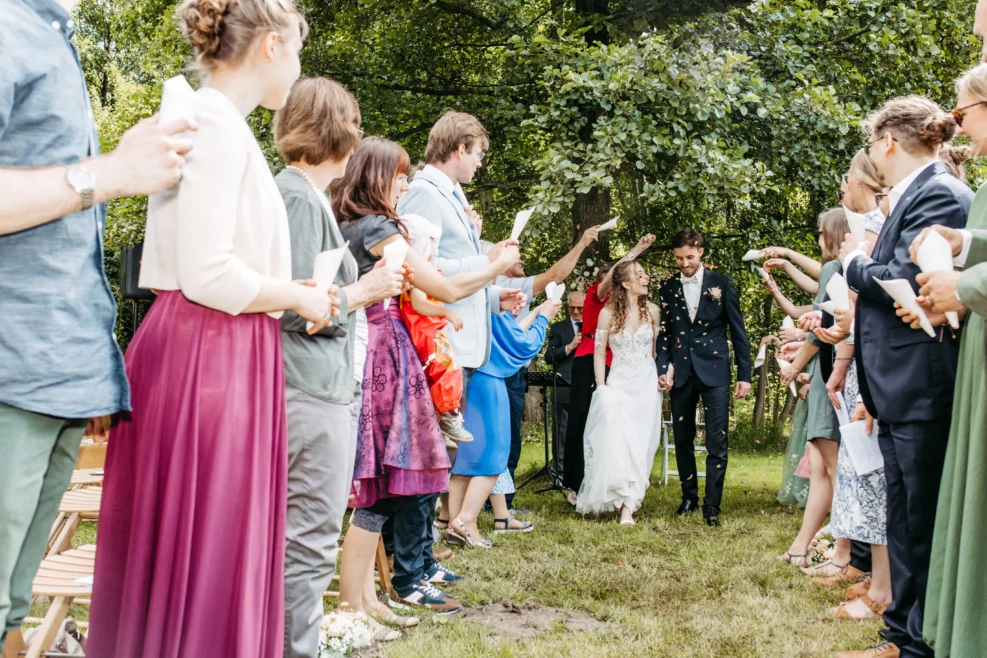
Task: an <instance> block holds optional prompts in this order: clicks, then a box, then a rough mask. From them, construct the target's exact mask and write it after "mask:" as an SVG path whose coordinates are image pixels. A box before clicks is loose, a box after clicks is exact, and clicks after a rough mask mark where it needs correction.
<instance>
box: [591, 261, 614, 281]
mask: <svg viewBox="0 0 987 658" xmlns="http://www.w3.org/2000/svg"><path fill="white" fill-rule="evenodd" d="M616 264H617V261H615V260H612V261H608V262H606V263H603V264H602V265H600V267H598V268H597V270H596V278H595V281H596V283H603V280H604V279H605V278H607V274H608V273H609V272H610V270H612V269H613V266H614V265H616Z"/></svg>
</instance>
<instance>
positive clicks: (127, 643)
mask: <svg viewBox="0 0 987 658" xmlns="http://www.w3.org/2000/svg"><path fill="white" fill-rule="evenodd" d="M177 13H178V19H179V24H180V25H181V27H182V30H183V32H184V33H185V36H186V37H187V38H188V40H189V41H190V42H191V44H192V48H193V50H194V51H195V53H196V55H197V60H198V65H199V68H200V69H201V70H202V72H203V74H204V78H205V86H204V87H203V88H202V89H200V90H199V91H198V93H197V94H196V98H197V105H196V111H195V120H196V122H197V123H198V125H199V130H198V132H197V133H196V134H195V135H194V139H195V149H194V151H193V152H192V153H190V154H189V156H188V159H187V161H186V163H185V165H184V168H183V177H182V180H181V182H180V183H179V185H178V186H177V187H176V188H174V189H172V190H170V191H169V192H168V193H166V194H165V195H163V196H162V197H159V198H154V199H152V204H150V206H149V208H150V210H149V213H148V219H147V237H146V241H145V245H144V255H143V266H142V271H141V280H140V284H141V286H142V287H145V288H151V289H154V290H156V291H158V293H159V294H158V297H157V299H155V301H154V304H153V305H152V306H151V310H150V311H149V312H148V315H147V317H146V318H145V319H144V321H143V323H142V324H141V326H140V329H139V330H138V332H137V334H136V335H135V336H134V340H133V342H131V344H130V348H129V349H128V350H127V356H126V362H127V375H128V377H129V379H130V382H131V385H132V388H133V412H132V413H131V414H130V416H129V417H128V418H125V419H123V421H122V422H121V423H120V425H119V427H117V428H116V429H115V430H114V432H113V439H112V440H111V441H110V445H109V451H108V454H107V460H106V480H105V482H104V487H103V505H102V509H101V510H100V525H99V538H98V541H97V546H98V551H97V554H98V556H99V557H98V559H97V561H96V575H95V584H94V587H93V606H92V614H91V617H90V623H91V626H90V637H89V646H88V650H87V654H89V655H93V656H99V657H100V658H180V657H181V658H186V657H190V656H224V658H258V657H259V656H263V657H264V658H280V657H281V656H282V653H283V650H284V641H285V638H284V559H285V512H286V505H287V503H286V493H287V433H286V432H287V430H286V411H285V380H284V363H283V361H282V355H281V328H280V325H279V322H278V318H279V317H280V316H281V315H282V312H283V311H285V310H292V311H294V312H295V313H297V314H298V315H300V316H301V317H303V318H305V319H306V320H309V321H311V322H313V323H314V324H313V327H312V331H313V332H316V331H319V330H321V329H322V328H324V327H326V326H327V325H328V323H329V321H330V317H331V315H332V312H333V300H332V299H331V297H330V295H329V294H327V292H326V291H325V290H324V289H323V290H321V291H320V290H319V289H317V288H315V287H314V286H310V285H303V284H301V283H295V282H292V280H291V246H290V238H289V232H288V222H287V217H286V212H285V206H284V202H283V201H282V199H281V195H280V194H279V192H278V187H277V185H276V184H275V182H274V177H273V176H272V175H271V171H270V169H269V168H268V165H267V161H266V159H265V157H264V153H263V151H262V150H261V149H260V146H259V145H258V144H257V142H256V140H255V139H254V137H253V134H252V133H251V131H250V128H249V127H248V125H247V122H246V120H245V118H246V116H247V115H248V114H250V113H251V112H252V111H253V110H254V109H255V108H256V107H257V106H258V105H260V106H263V107H265V108H267V109H271V110H276V109H278V108H280V107H281V106H283V105H284V103H285V101H286V99H287V97H288V93H289V91H290V89H291V86H292V84H293V83H294V82H295V80H296V79H297V78H298V75H299V72H300V68H301V67H300V64H299V60H298V53H299V50H300V49H301V47H302V41H303V38H304V36H305V33H306V30H307V26H306V24H305V21H304V20H303V18H302V17H301V15H300V14H299V13H298V11H297V10H296V8H295V7H294V5H293V4H292V3H291V2H290V0H186V1H185V2H183V3H182V4H181V5H180V6H179V8H178V12H177Z"/></svg>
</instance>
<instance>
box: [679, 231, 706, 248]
mask: <svg viewBox="0 0 987 658" xmlns="http://www.w3.org/2000/svg"><path fill="white" fill-rule="evenodd" d="M702 246H703V236H702V233H700V232H699V231H697V230H696V229H694V228H684V229H682V230H681V231H679V232H678V233H676V234H675V235H673V236H672V249H678V248H680V247H695V248H696V249H702Z"/></svg>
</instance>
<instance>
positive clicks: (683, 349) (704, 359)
mask: <svg viewBox="0 0 987 658" xmlns="http://www.w3.org/2000/svg"><path fill="white" fill-rule="evenodd" d="M672 251H673V252H674V254H675V261H676V263H677V264H678V267H679V270H680V272H681V275H680V276H676V277H673V278H671V279H669V280H667V281H666V282H665V284H664V285H663V286H662V288H661V319H662V322H661V324H662V334H661V338H662V349H661V350H659V351H658V374H659V376H660V377H659V381H660V383H661V385H662V387H663V388H664V389H665V390H666V391H668V390H670V391H671V392H672V396H671V397H672V429H673V431H674V433H675V461H676V464H677V466H678V471H679V480H681V482H682V504H681V505H680V506H679V509H678V511H677V512H676V514H678V515H679V516H682V515H685V514H689V513H691V512H694V511H695V510H696V509H698V507H699V483H698V482H697V475H696V474H697V471H696V454H695V447H694V443H695V439H696V403H697V402H699V399H700V398H702V401H703V408H704V411H705V414H706V415H705V420H706V450H707V457H706V496H705V498H704V500H703V518H704V519H705V520H706V523H707V524H708V525H711V526H718V525H720V521H719V513H720V499H721V498H722V496H723V481H724V480H725V478H726V471H727V426H728V424H729V412H730V379H731V375H730V360H729V356H730V355H729V348H728V345H727V328H728V327H729V329H730V340H731V341H732V342H733V352H734V359H735V360H736V362H737V385H736V387H735V392H734V397H736V398H738V399H739V398H743V397H745V396H746V395H747V393H749V392H750V388H751V384H750V381H751V349H750V343H749V342H748V340H747V330H746V329H745V328H744V316H743V314H742V313H741V312H740V299H739V296H738V294H737V289H736V288H735V287H734V285H733V280H732V279H731V278H730V277H728V276H726V275H723V274H718V273H716V272H711V271H709V270H707V269H705V268H704V267H703V265H702V255H703V252H704V250H703V238H702V235H700V234H699V232H698V231H696V230H694V229H685V230H683V231H680V232H679V233H678V234H677V235H676V236H675V237H674V238H672ZM670 368H671V370H672V371H671V373H669V369H670Z"/></svg>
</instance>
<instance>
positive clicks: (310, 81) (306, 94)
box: [274, 78, 360, 165]
mask: <svg viewBox="0 0 987 658" xmlns="http://www.w3.org/2000/svg"><path fill="white" fill-rule="evenodd" d="M274 141H275V143H276V144H277V147H278V152H280V153H281V157H282V158H284V159H285V161H286V162H299V161H301V160H304V161H305V162H307V163H308V164H310V165H318V164H322V163H323V162H326V161H328V160H335V161H337V162H339V161H342V160H344V159H345V158H346V157H347V156H349V155H350V153H352V152H353V151H354V150H355V149H356V147H357V145H358V144H359V143H360V105H359V104H358V103H357V102H356V98H354V97H353V94H351V93H350V92H349V91H348V90H347V89H346V87H344V86H343V85H341V84H339V83H338V82H336V81H335V80H330V79H329V78H302V79H300V80H299V81H298V82H296V83H295V84H294V86H293V87H292V88H291V94H290V95H289V96H288V102H287V103H285V106H284V107H283V108H281V109H280V110H278V112H277V114H275V115H274Z"/></svg>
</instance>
